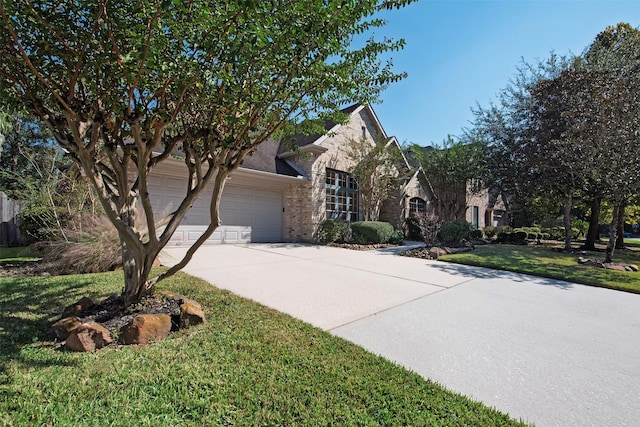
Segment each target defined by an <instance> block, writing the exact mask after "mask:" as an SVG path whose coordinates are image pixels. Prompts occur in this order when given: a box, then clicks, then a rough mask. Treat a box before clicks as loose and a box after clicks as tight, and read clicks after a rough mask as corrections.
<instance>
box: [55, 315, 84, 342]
mask: <svg viewBox="0 0 640 427" xmlns="http://www.w3.org/2000/svg"><path fill="white" fill-rule="evenodd" d="M79 325H80V319H78V318H77V317H65V318H64V319H60V320H58V321H57V322H56V323H54V324H53V326H51V332H52V333H53V335H55V337H56V338H57V339H59V340H60V341H64V340H66V339H67V337H68V336H69V333H71V331H73V330H74V329H76V328H77V327H78V326H79Z"/></svg>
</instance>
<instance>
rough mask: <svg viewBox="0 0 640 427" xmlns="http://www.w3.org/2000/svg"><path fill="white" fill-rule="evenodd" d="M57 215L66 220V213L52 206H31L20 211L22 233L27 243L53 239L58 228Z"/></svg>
mask: <svg viewBox="0 0 640 427" xmlns="http://www.w3.org/2000/svg"><path fill="white" fill-rule="evenodd" d="M56 216H57V217H58V219H62V220H64V221H65V222H66V213H65V212H62V211H61V210H60V211H58V212H56V211H54V209H53V208H52V207H51V206H31V207H28V208H25V209H23V210H22V211H20V213H19V214H18V219H19V220H20V233H21V234H22V236H24V238H25V243H26V244H28V245H30V244H32V243H35V242H40V241H45V240H50V239H52V238H53V237H54V236H55V234H56V230H57V229H58V224H57V219H56Z"/></svg>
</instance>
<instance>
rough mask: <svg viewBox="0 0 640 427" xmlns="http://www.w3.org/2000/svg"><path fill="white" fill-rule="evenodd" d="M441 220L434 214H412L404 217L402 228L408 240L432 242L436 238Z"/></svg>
mask: <svg viewBox="0 0 640 427" xmlns="http://www.w3.org/2000/svg"><path fill="white" fill-rule="evenodd" d="M441 226H442V221H441V220H440V219H439V218H438V217H437V216H435V215H434V214H427V213H418V214H412V215H411V216H409V217H408V218H406V219H405V222H404V230H405V234H406V235H407V238H408V239H409V240H416V241H422V242H426V243H428V244H433V243H435V242H436V240H437V238H438V237H437V236H438V232H439V231H440V227H441Z"/></svg>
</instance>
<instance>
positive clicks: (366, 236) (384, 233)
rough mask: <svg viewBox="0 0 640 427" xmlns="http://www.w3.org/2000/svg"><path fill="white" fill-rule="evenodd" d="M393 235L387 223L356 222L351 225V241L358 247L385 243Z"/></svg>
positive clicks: (390, 226) (391, 227)
mask: <svg viewBox="0 0 640 427" xmlns="http://www.w3.org/2000/svg"><path fill="white" fill-rule="evenodd" d="M393 234H394V229H393V226H392V225H391V224H389V223H388V222H380V221H358V222H353V223H351V240H352V241H353V242H354V243H357V244H359V245H374V244H378V243H387V242H389V241H390V240H391V238H392V237H393Z"/></svg>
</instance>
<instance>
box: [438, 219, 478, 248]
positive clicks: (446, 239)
mask: <svg viewBox="0 0 640 427" xmlns="http://www.w3.org/2000/svg"><path fill="white" fill-rule="evenodd" d="M470 232H471V224H469V223H468V222H467V221H448V222H445V223H444V224H442V227H440V233H439V237H440V240H441V241H442V242H443V243H458V242H461V241H462V240H464V239H466V238H468V237H469V233H470Z"/></svg>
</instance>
